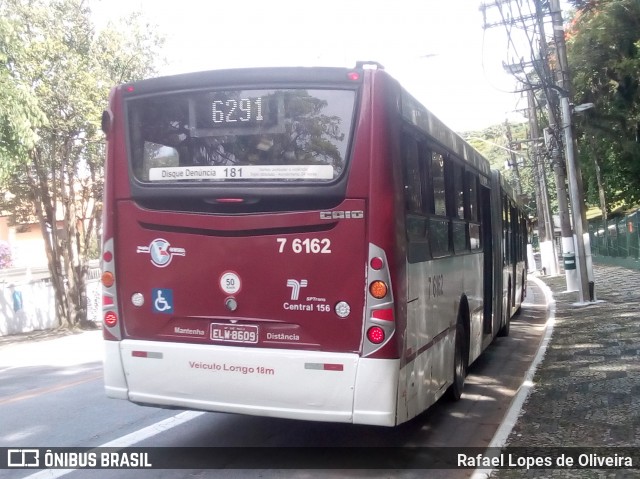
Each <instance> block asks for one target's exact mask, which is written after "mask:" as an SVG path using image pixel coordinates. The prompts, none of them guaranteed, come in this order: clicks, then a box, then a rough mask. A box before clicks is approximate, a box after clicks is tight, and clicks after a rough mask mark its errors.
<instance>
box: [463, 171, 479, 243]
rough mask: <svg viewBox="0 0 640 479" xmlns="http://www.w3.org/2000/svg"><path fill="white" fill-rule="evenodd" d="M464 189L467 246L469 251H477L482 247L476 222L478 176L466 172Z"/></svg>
mask: <svg viewBox="0 0 640 479" xmlns="http://www.w3.org/2000/svg"><path fill="white" fill-rule="evenodd" d="M465 188H466V192H467V196H466V202H467V204H466V209H465V211H466V213H467V219H468V220H469V246H470V248H471V250H472V251H473V250H478V249H480V248H481V246H482V241H481V238H482V235H481V232H480V224H479V222H478V211H479V204H480V199H479V191H480V190H479V188H478V175H477V174H475V173H474V172H472V171H467V172H466V174H465Z"/></svg>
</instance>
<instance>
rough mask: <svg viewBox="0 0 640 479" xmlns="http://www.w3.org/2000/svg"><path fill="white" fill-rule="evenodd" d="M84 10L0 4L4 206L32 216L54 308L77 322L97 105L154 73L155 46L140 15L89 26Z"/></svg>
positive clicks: (98, 156)
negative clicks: (38, 229) (115, 87)
mask: <svg viewBox="0 0 640 479" xmlns="http://www.w3.org/2000/svg"><path fill="white" fill-rule="evenodd" d="M90 13H91V12H90V10H89V9H88V8H87V7H86V5H85V4H84V2H83V1H82V0H32V1H30V2H23V1H21V0H5V1H4V2H0V18H1V19H2V20H0V42H2V43H0V47H1V49H0V60H2V62H1V63H0V85H1V86H2V88H1V90H2V92H0V105H2V106H0V165H2V166H0V168H1V170H0V174H1V176H0V183H1V184H2V186H3V188H4V190H5V191H10V192H11V193H12V194H13V195H14V198H13V199H12V200H11V201H10V202H8V203H6V204H4V209H5V210H6V209H11V210H12V211H14V213H15V218H14V221H16V222H19V221H21V220H24V218H25V217H28V216H32V217H35V218H36V219H37V221H39V223H40V227H41V230H42V233H43V237H44V239H45V248H46V253H47V258H48V262H49V270H50V273H51V280H52V283H53V288H54V291H55V304H56V314H57V317H58V318H59V319H60V320H61V321H63V322H64V323H66V325H68V326H70V327H75V326H78V325H83V324H84V323H85V321H86V305H85V304H86V300H85V298H84V294H83V291H84V287H83V286H84V276H85V274H86V268H87V266H86V261H87V259H90V257H91V256H94V257H95V253H96V251H97V233H98V231H99V230H100V218H101V213H102V206H101V198H102V186H103V185H102V178H103V171H102V170H103V158H104V144H103V139H102V134H101V132H100V117H101V112H102V110H103V109H104V108H105V107H106V105H107V96H108V91H109V88H110V87H111V86H113V85H115V84H117V83H121V82H124V81H130V80H133V79H138V78H141V77H144V76H148V75H149V74H151V73H153V71H154V67H153V62H154V61H155V60H156V58H157V52H158V50H159V47H160V46H161V45H162V39H161V38H159V37H158V36H157V35H156V34H154V33H152V32H154V29H152V28H145V26H144V25H143V24H142V23H141V17H140V16H139V15H135V16H133V17H131V18H128V19H125V20H124V21H123V22H121V24H119V25H116V24H113V23H110V24H109V25H108V26H107V27H106V28H105V29H104V30H103V31H101V32H96V31H95V30H94V27H93V24H92V22H91V15H90ZM4 87H6V88H7V89H6V90H5V88H4ZM25 206H28V207H27V208H25ZM59 223H61V224H62V227H61V228H59V227H58V225H59Z"/></svg>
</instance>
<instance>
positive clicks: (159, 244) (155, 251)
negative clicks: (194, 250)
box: [136, 238, 187, 268]
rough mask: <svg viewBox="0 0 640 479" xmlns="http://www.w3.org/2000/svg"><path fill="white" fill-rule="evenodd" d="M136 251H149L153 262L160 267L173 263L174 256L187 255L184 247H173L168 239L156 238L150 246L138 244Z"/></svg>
mask: <svg viewBox="0 0 640 479" xmlns="http://www.w3.org/2000/svg"><path fill="white" fill-rule="evenodd" d="M136 253H148V254H149V255H150V256H151V262H152V263H153V264H154V266H157V267H158V268H164V267H165V266H168V265H169V263H171V260H172V259H173V257H174V256H185V255H186V254H187V252H186V251H185V249H184V248H173V247H172V246H171V245H170V244H169V242H168V241H167V240H166V239H162V238H156V239H154V240H153V241H152V242H151V243H150V244H149V246H138V249H137V250H136Z"/></svg>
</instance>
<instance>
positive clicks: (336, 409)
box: [102, 64, 526, 426]
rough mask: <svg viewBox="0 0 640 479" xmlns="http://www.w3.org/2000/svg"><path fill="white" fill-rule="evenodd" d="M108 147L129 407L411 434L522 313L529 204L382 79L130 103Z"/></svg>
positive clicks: (274, 72) (208, 86)
mask: <svg viewBox="0 0 640 479" xmlns="http://www.w3.org/2000/svg"><path fill="white" fill-rule="evenodd" d="M103 130H104V131H105V133H106V137H107V159H106V165H105V175H106V178H105V193H104V233H103V252H102V268H103V325H104V339H105V345H106V358H105V366H104V367H105V387H106V392H107V395H108V396H110V397H113V398H120V399H126V400H129V401H132V402H135V403H139V404H145V405H154V406H161V407H172V408H185V409H198V410H208V411H222V412H230V413H240V414H251V415H261V416H273V417H284V418H295V419H304V420H316V421H334V422H347V423H359V424H375V425H384V426H394V425H396V424H400V423H402V422H404V421H407V420H408V419H410V418H412V417H414V416H416V415H417V414H419V413H420V412H422V411H424V410H425V409H426V408H428V407H429V406H430V405H431V404H433V403H434V402H435V401H437V400H438V399H439V398H440V397H441V396H442V395H443V394H444V393H445V392H446V391H449V392H450V394H451V396H452V397H454V398H459V397H460V395H461V393H462V388H463V385H464V379H465V375H466V371H467V367H468V365H469V364H471V363H472V362H473V361H474V360H475V359H476V358H477V357H478V356H479V355H480V353H481V352H482V351H483V350H484V349H485V348H486V347H487V346H488V345H489V344H490V343H491V341H492V340H493V338H494V337H495V336H496V335H497V334H498V333H499V332H502V333H503V334H504V333H507V332H508V328H509V321H510V318H511V316H512V314H514V313H515V312H516V311H517V310H518V309H519V307H520V303H521V301H522V297H523V296H524V290H525V289H524V288H525V281H526V266H525V264H524V257H525V245H526V228H524V226H526V224H525V223H524V221H523V217H522V214H521V212H520V211H519V209H518V206H517V204H516V203H515V201H514V200H513V195H512V194H511V193H510V191H509V189H508V188H507V187H506V186H505V185H504V182H503V181H502V180H501V179H500V177H499V175H498V174H497V173H492V172H491V171H490V169H489V164H488V162H487V161H486V160H485V159H484V158H483V157H481V156H480V155H479V154H478V153H477V152H476V151H475V150H473V149H472V148H471V147H470V146H469V145H468V144H466V143H465V142H464V141H463V140H462V139H461V138H460V137H459V136H457V135H456V134H455V133H454V132H452V131H451V130H449V129H448V128H447V127H446V126H445V125H444V124H442V123H441V122H440V121H438V119H437V118H435V117H434V116H433V115H432V114H431V113H429V111H428V110H426V109H425V108H424V107H423V106H422V105H420V104H419V103H418V102H417V101H416V100H415V99H414V98H412V97H411V96H410V95H409V94H408V93H407V92H406V91H405V90H404V89H403V88H402V87H401V86H400V85H399V83H398V82H397V81H396V80H394V79H393V78H392V77H391V76H390V75H389V74H388V73H387V72H385V71H384V69H382V68H381V67H380V66H379V65H375V64H374V65H370V64H367V65H365V64H358V65H357V66H356V68H353V69H343V68H262V69H238V70H222V71H211V72H202V73H193V74H185V75H178V76H172V77H164V78H155V79H149V80H144V81H139V82H135V83H130V84H125V85H121V86H118V87H116V88H114V89H113V90H112V92H111V95H110V102H109V109H108V110H107V111H105V113H104V115H103ZM500 245H502V246H500Z"/></svg>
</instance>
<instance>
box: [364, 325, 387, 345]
mask: <svg viewBox="0 0 640 479" xmlns="http://www.w3.org/2000/svg"><path fill="white" fill-rule="evenodd" d="M384 338H385V334H384V329H382V328H381V327H380V326H371V327H370V328H369V330H368V331H367V339H369V341H371V342H372V343H373V344H380V343H381V342H383V341H384Z"/></svg>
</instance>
